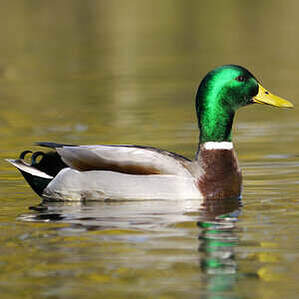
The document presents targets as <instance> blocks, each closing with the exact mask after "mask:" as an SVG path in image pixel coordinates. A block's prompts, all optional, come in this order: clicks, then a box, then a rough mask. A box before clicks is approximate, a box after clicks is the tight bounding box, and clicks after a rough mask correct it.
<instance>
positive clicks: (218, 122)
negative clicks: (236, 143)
mask: <svg viewBox="0 0 299 299" xmlns="http://www.w3.org/2000/svg"><path fill="white" fill-rule="evenodd" d="M253 103H260V104H268V105H272V106H277V107H289V108H290V107H293V105H292V104H291V103H290V102H288V101H286V100H283V99H281V98H279V97H277V96H274V95H272V94H270V93H269V92H268V91H267V90H265V89H264V88H263V87H262V86H261V85H260V84H259V82H258V81H257V79H256V78H255V77H254V76H253V75H252V74H251V73H250V72H249V71H248V70H246V69H245V68H243V67H241V66H237V65H224V66H221V67H218V68H216V69H214V70H212V71H211V72H209V73H208V74H207V75H206V76H205V78H204V79H203V80H202V82H201V83H200V85H199V88H198V91H197V95H196V112H197V117H198V126H199V129H200V143H204V142H207V141H218V142H220V141H231V140H232V136H231V135H232V134H231V131H232V124H233V119H234V115H235V112H236V111H237V110H238V109H239V108H241V107H243V106H247V105H249V104H253Z"/></svg>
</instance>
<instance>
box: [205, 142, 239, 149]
mask: <svg viewBox="0 0 299 299" xmlns="http://www.w3.org/2000/svg"><path fill="white" fill-rule="evenodd" d="M202 147H203V148H204V149H206V150H217V149H220V150H232V149H233V148H234V146H233V143H232V142H228V141H221V142H214V141H208V142H205V143H204V144H203V145H202Z"/></svg>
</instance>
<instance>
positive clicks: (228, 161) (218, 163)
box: [197, 148, 242, 199]
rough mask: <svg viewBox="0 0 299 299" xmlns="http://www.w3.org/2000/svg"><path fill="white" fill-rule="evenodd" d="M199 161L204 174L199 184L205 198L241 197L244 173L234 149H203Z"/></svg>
mask: <svg viewBox="0 0 299 299" xmlns="http://www.w3.org/2000/svg"><path fill="white" fill-rule="evenodd" d="M199 163H200V166H201V168H202V169H203V171H204V172H203V175H201V176H200V178H199V179H198V180H197V185H198V188H199V190H200V191H201V193H202V194H203V196H204V198H205V199H225V198H236V197H240V195H241V189H242V173H241V170H240V168H239V164H238V160H237V157H236V154H235V151H234V150H233V149H231V150H227V149H215V150H213V149H209V150H207V149H204V148H203V149H201V150H200V153H199Z"/></svg>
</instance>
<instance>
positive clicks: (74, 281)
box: [0, 0, 299, 299]
mask: <svg viewBox="0 0 299 299" xmlns="http://www.w3.org/2000/svg"><path fill="white" fill-rule="evenodd" d="M298 9H299V4H298V3H297V2H296V1H291V0H287V1H284V2H281V1H278V0H275V1H271V2H270V1H243V2H241V1H237V0H228V1H216V2H215V1H212V2H211V1H210V2H208V1H193V0H190V1H188V2H184V1H176V0H171V1H170V0H166V1H155V0H154V1H143V0H142V1H135V0H133V1H126V2H122V1H118V0H112V1H78V0H75V1H47V2H44V1H34V0H26V1H9V2H5V3H4V2H3V3H0V43H1V47H0V99H1V100H0V124H1V126H0V137H1V138H0V149H1V150H0V158H1V161H2V162H0V171H1V180H0V195H1V209H0V227H1V234H0V241H1V244H2V246H1V248H0V291H1V296H2V297H3V298H82V297H83V296H84V297H86V298H99V297H101V298H128V297H132V298H161V299H169V298H183V297H184V298H263V299H267V298H271V299H276V298H297V296H298V295H297V294H298V291H299V288H298V283H297V280H298V277H299V270H298V269H299V267H298V265H299V254H298V248H299V239H298V237H297V236H298V230H299V220H298V219H299V218H298V215H299V208H298V196H297V195H298V191H299V187H298V186H299V184H298V166H299V164H298V147H299V142H298V137H299V131H298V127H299V122H298V109H294V110H293V111H285V110H278V109H273V108H270V107H265V106H258V105H256V106H252V107H248V108H246V109H243V110H241V111H240V113H238V116H237V119H236V123H235V127H234V142H235V144H236V150H237V152H238V157H239V160H240V164H241V166H242V168H243V175H244V190H243V200H242V202H243V207H239V206H236V205H235V206H234V205H230V204H224V207H222V208H221V206H219V205H217V208H215V207H214V208H211V207H210V208H209V209H206V210H202V209H201V208H202V207H201V206H200V205H199V203H197V202H189V201H186V202H163V201H157V202H143V201H141V202H125V203H90V204H67V203H65V204H58V203H56V204H47V205H46V206H43V207H40V206H38V205H39V203H40V200H39V199H38V198H36V196H35V195H34V194H33V193H32V191H31V190H30V189H29V187H28V186H27V184H26V183H25V182H24V180H23V178H22V177H21V176H20V175H19V174H18V173H17V172H16V170H15V169H13V168H12V167H11V166H10V165H8V164H7V163H5V162H4V158H14V157H17V155H18V154H19V153H20V152H21V151H23V150H25V149H30V148H33V147H31V145H32V144H33V143H34V142H35V141H56V142H65V143H81V144H96V143H121V144H126V143H129V144H144V145H151V146H157V147H162V148H165V149H168V150H171V151H175V152H178V153H180V154H182V155H186V156H187V157H190V158H191V157H193V156H194V153H195V151H196V148H197V144H196V143H197V137H198V131H197V127H196V118H195V113H194V96H195V91H196V89H197V86H198V84H199V82H200V80H201V78H202V77H203V76H204V75H205V73H206V72H208V71H209V70H210V69H212V68H214V67H215V66H218V65H221V64H227V63H235V64H240V65H243V66H245V67H247V68H248V69H250V70H251V71H252V73H253V74H255V75H256V77H257V78H258V79H260V80H261V81H262V83H263V85H264V86H265V87H266V88H268V89H269V90H270V91H272V92H273V93H275V94H277V95H280V96H282V97H284V98H286V99H289V100H291V101H292V102H293V103H294V104H295V106H297V105H298V100H297V99H298V98H299V89H298V83H297V81H298V79H297V78H298V73H299V61H298V59H297V56H298V54H297V53H298V52H299V41H298V39H297V38H296V37H297V36H298V34H299V32H298V31H299V20H298V15H297V11H298ZM29 207H34V209H29ZM221 209H222V210H221ZM236 211H237V212H236ZM221 215H222V217H221ZM197 224H198V225H197ZM198 237H199V239H198Z"/></svg>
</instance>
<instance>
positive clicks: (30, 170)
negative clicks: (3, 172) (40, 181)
mask: <svg viewBox="0 0 299 299" xmlns="http://www.w3.org/2000/svg"><path fill="white" fill-rule="evenodd" d="M5 160H6V161H7V162H9V163H11V164H12V165H13V166H15V167H16V168H18V169H20V170H22V171H25V172H27V173H30V174H32V175H33V176H38V177H41V178H45V179H53V177H52V176H50V175H48V174H46V173H44V172H42V171H40V170H38V169H36V168H34V167H33V166H31V165H29V164H27V163H25V162H24V161H22V160H12V159H5Z"/></svg>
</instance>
